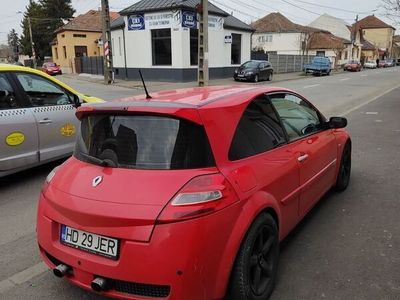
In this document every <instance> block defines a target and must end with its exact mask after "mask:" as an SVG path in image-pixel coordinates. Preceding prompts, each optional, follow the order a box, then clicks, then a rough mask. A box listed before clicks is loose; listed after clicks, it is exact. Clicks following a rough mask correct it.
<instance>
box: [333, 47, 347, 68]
mask: <svg viewBox="0 0 400 300" xmlns="http://www.w3.org/2000/svg"><path fill="white" fill-rule="evenodd" d="M344 49H346V47H345V45H344V44H339V43H338V44H337V45H335V46H334V47H333V48H332V50H333V53H335V65H334V68H335V69H337V67H339V61H340V59H341V56H342V52H343V50H344Z"/></svg>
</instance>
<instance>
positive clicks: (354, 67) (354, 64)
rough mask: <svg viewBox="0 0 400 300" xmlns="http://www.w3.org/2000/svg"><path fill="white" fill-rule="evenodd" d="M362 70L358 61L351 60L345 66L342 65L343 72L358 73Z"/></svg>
mask: <svg viewBox="0 0 400 300" xmlns="http://www.w3.org/2000/svg"><path fill="white" fill-rule="evenodd" d="M361 69H362V65H361V63H360V62H359V61H358V60H351V61H349V62H348V63H347V64H345V65H344V70H345V71H355V72H359V71H361Z"/></svg>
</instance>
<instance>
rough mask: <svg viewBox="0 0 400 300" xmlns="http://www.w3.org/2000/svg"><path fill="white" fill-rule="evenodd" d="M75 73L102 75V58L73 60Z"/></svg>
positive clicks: (93, 57) (78, 58)
mask: <svg viewBox="0 0 400 300" xmlns="http://www.w3.org/2000/svg"><path fill="white" fill-rule="evenodd" d="M75 72H76V73H87V74H93V75H103V74H104V65H103V56H90V57H88V56H83V57H76V58H75Z"/></svg>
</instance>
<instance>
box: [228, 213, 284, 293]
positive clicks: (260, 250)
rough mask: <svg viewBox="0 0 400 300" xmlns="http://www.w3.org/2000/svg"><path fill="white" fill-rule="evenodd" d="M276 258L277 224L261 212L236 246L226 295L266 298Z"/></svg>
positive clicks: (271, 282)
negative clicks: (240, 243)
mask: <svg viewBox="0 0 400 300" xmlns="http://www.w3.org/2000/svg"><path fill="white" fill-rule="evenodd" d="M278 258H279V239H278V227H277V225H276V223H275V220H274V218H273V217H272V216H271V215H270V214H268V213H262V214H260V215H259V216H258V217H257V218H256V219H255V221H254V222H253V224H252V225H251V227H250V229H249V231H248V232H247V234H246V237H245V238H244V241H243V242H242V245H241V247H240V249H239V253H238V254H237V257H236V260H235V263H234V267H233V270H232V274H231V278H230V283H229V290H228V293H227V298H226V299H227V300H267V299H268V298H269V296H270V295H271V294H272V292H273V290H274V287H275V281H276V274H277V270H278Z"/></svg>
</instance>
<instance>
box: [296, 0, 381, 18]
mask: <svg viewBox="0 0 400 300" xmlns="http://www.w3.org/2000/svg"><path fill="white" fill-rule="evenodd" d="M296 2H301V3H304V4H308V5H313V6H317V7H322V8H329V9H334V10H338V11H343V12H347V13H352V14H359V15H366V14H369V13H372V12H374V11H376V10H377V9H374V10H370V11H365V12H359V11H355V10H348V9H343V8H339V7H333V6H328V5H322V4H317V3H312V2H308V1H304V0H296Z"/></svg>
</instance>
